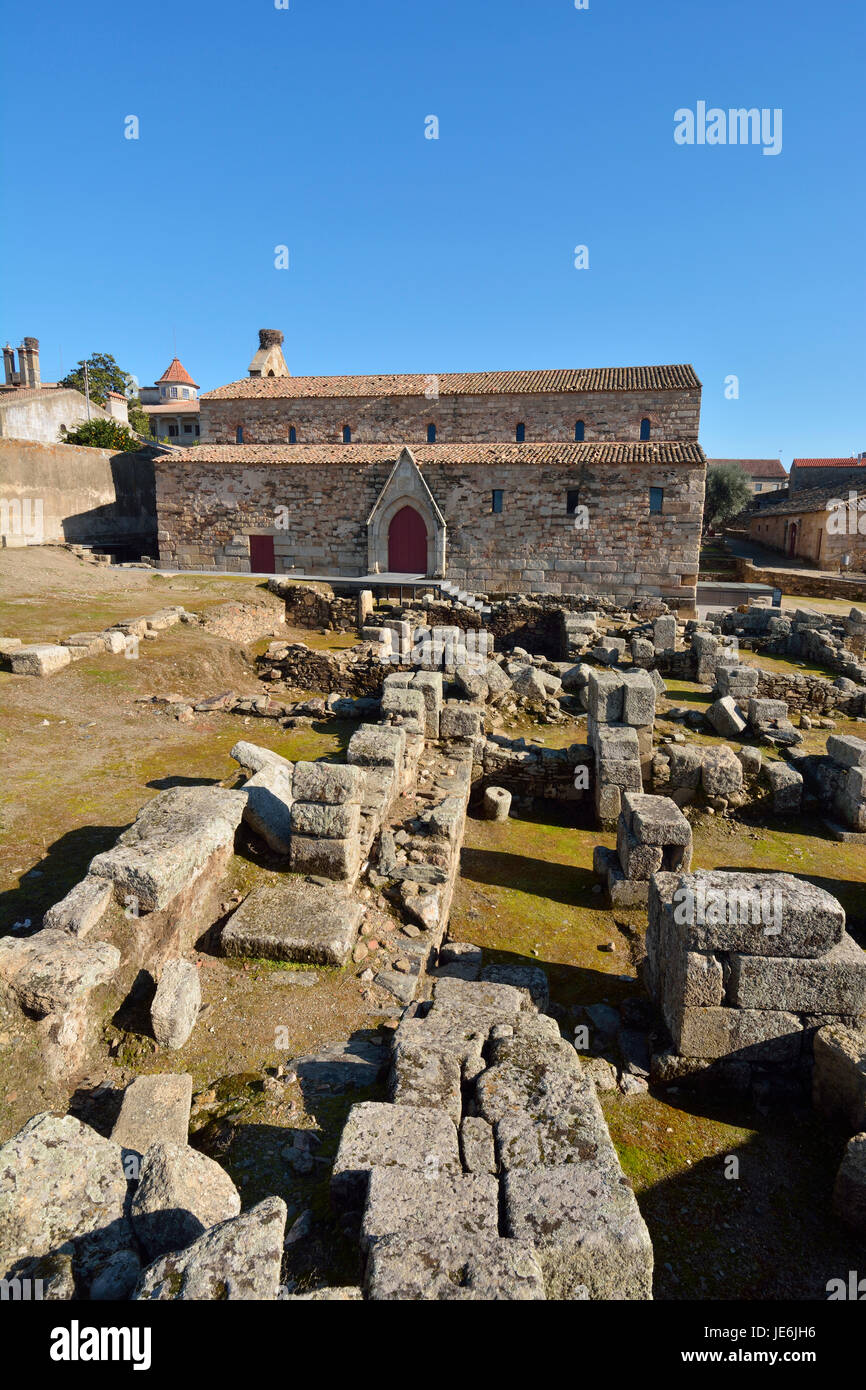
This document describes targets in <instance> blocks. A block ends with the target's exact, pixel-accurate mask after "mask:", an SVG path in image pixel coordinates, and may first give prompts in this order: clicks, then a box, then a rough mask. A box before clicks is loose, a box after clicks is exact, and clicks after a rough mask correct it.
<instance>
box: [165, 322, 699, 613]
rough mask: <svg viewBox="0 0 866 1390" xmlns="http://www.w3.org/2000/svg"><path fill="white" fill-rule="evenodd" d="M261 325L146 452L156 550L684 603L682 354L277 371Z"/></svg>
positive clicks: (695, 421) (342, 572)
mask: <svg viewBox="0 0 866 1390" xmlns="http://www.w3.org/2000/svg"><path fill="white" fill-rule="evenodd" d="M281 344H282V335H281V334H279V333H277V332H274V331H271V330H263V331H262V332H261V334H260V347H259V351H258V352H257V353H256V356H255V357H254V358H253V361H252V363H251V364H250V369H249V375H248V376H247V377H245V378H243V379H242V380H240V381H236V382H233V383H231V384H230V385H228V386H222V387H219V388H218V389H217V390H215V391H210V392H207V393H205V394H204V395H203V396H202V397H201V416H200V422H201V443H200V445H199V446H198V447H196V448H193V449H190V450H187V451H186V452H184V453H183V454H178V453H173V454H171V455H166V456H162V457H160V458H159V459H157V461H156V485H157V513H158V524H159V552H160V563H161V565H163V566H164V567H166V568H195V569H227V570H235V571H250V570H251V571H254V572H262V571H264V572H272V571H273V572H276V573H296V574H298V575H301V574H304V575H310V576H315V575H319V576H327V577H345V578H349V577H358V576H360V575H364V574H377V575H385V574H403V575H412V576H426V577H431V578H433V577H438V578H447V579H450V580H452V581H454V582H456V583H458V584H460V585H461V586H462V587H464V588H466V589H468V590H469V591H471V592H473V593H477V592H483V593H487V594H497V593H514V592H534V593H546V594H561V595H567V594H580V593H587V594H593V593H605V594H611V593H613V594H615V595H616V596H617V597H619V598H622V599H623V600H627V599H629V598H632V597H635V596H651V595H652V596H661V597H663V598H665V599H666V600H667V601H668V602H670V603H672V604H674V605H675V606H678V607H680V608H683V609H685V610H689V609H691V608H692V607H693V605H694V601H695V586H696V583H697V570H698V553H699V548H700V533H701V522H702V515H703V500H704V484H705V476H706V459H705V456H704V454H703V451H702V449H701V447H700V445H699V443H698V430H699V424H700V401H701V384H700V382H699V380H698V378H697V376H696V375H695V373H694V371H693V369H692V368H691V367H690V366H685V365H673V366H655V367H624V368H596V369H581V370H572V369H561V370H551V371H529V372H517V371H510V372H472V373H449V374H443V375H435V374H434V375H397V376H351V377H293V376H291V375H290V374H289V372H288V368H287V367H286V364H285V360H284V358H283V354H282V346H281Z"/></svg>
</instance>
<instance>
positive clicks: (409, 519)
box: [388, 507, 427, 574]
mask: <svg viewBox="0 0 866 1390" xmlns="http://www.w3.org/2000/svg"><path fill="white" fill-rule="evenodd" d="M388 569H389V570H390V571H391V573H392V574H426V573H427V527H426V526H425V525H424V521H423V519H422V517H421V516H420V514H419V513H418V512H416V510H415V508H414V507H401V508H400V510H399V512H397V514H396V516H394V517H392V518H391V525H390V526H389V527H388Z"/></svg>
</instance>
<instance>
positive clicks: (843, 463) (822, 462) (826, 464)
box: [791, 458, 866, 468]
mask: <svg viewBox="0 0 866 1390" xmlns="http://www.w3.org/2000/svg"><path fill="white" fill-rule="evenodd" d="M791 467H792V468H866V459H858V458H850V459H794V461H793V462H792V464H791Z"/></svg>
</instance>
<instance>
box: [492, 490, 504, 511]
mask: <svg viewBox="0 0 866 1390" xmlns="http://www.w3.org/2000/svg"><path fill="white" fill-rule="evenodd" d="M490 510H491V511H492V512H501V511H502V490H501V489H500V488H494V489H493V495H492V498H491V502H490Z"/></svg>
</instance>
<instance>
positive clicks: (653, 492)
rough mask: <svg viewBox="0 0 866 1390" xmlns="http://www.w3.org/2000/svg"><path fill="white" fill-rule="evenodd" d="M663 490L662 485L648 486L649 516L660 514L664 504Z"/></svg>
mask: <svg viewBox="0 0 866 1390" xmlns="http://www.w3.org/2000/svg"><path fill="white" fill-rule="evenodd" d="M664 500H665V490H664V488H663V487H651V488H650V516H660V515H661V511H662V507H663V506H664Z"/></svg>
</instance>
